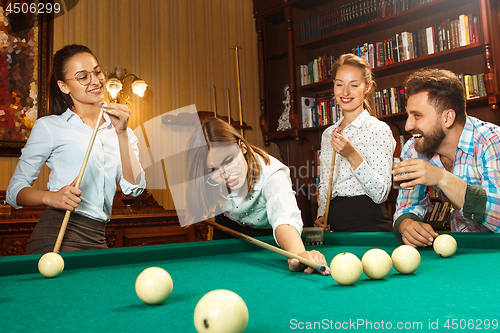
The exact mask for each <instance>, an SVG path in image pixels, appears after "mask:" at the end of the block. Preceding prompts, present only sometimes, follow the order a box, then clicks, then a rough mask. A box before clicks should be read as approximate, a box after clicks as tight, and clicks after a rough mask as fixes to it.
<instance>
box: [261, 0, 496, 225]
mask: <svg viewBox="0 0 500 333" xmlns="http://www.w3.org/2000/svg"><path fill="white" fill-rule="evenodd" d="M423 2H426V1H419V0H354V1H353V0H335V1H311V0H295V1H293V0H288V1H287V0H282V1H267V2H266V1H259V0H255V1H254V8H255V10H254V17H255V20H256V29H257V38H258V52H259V71H260V72H259V78H260V108H261V110H260V111H261V114H260V126H261V130H262V133H263V138H264V142H265V143H266V144H269V143H270V142H274V143H276V144H277V145H278V146H279V148H280V152H281V156H282V158H283V160H284V162H285V164H287V165H288V166H290V167H291V175H292V182H293V185H294V188H295V190H296V192H297V200H298V203H299V207H300V209H301V210H302V214H303V216H302V217H303V219H304V222H305V224H306V225H311V224H312V221H313V219H314V218H316V211H315V207H316V206H315V204H314V202H315V200H316V196H315V186H314V184H313V178H314V176H315V174H314V173H315V171H314V158H313V156H314V151H317V150H319V149H320V140H321V133H322V132H323V131H324V130H325V129H326V128H327V126H319V127H313V128H302V119H301V118H302V116H301V113H302V111H301V102H300V101H301V98H302V97H315V96H317V95H318V94H321V93H332V92H333V83H332V81H331V79H330V80H324V81H320V82H317V83H313V84H306V85H301V77H300V65H302V64H307V63H308V62H309V61H311V60H312V59H314V58H316V57H319V56H323V55H332V54H343V53H347V52H351V50H352V49H353V48H354V47H355V46H357V45H363V44H364V43H376V42H377V41H382V40H384V39H387V38H390V37H391V36H393V35H394V34H400V33H401V32H403V31H410V32H413V31H417V30H420V29H422V28H427V27H430V26H433V25H435V24H436V23H441V22H445V21H446V20H454V19H457V18H458V17H459V15H462V14H465V15H468V14H472V15H473V16H476V17H477V18H478V19H479V28H480V29H479V30H480V34H478V36H479V37H478V39H477V40H476V41H475V42H474V43H470V44H469V45H466V46H462V47H456V48H451V49H447V50H444V51H441V52H436V53H434V54H430V55H423V56H420V57H415V58H413V59H409V60H406V61H401V62H395V63H393V64H388V65H385V66H381V67H377V68H374V69H373V72H374V73H375V79H376V82H377V86H378V87H377V90H382V89H386V88H391V87H396V86H401V85H402V84H403V81H404V79H405V78H406V77H407V76H408V75H409V74H410V73H411V72H412V71H414V70H416V69H419V68H422V67H435V68H445V69H449V70H451V71H453V72H455V73H471V74H479V73H483V74H484V82H485V88H486V91H487V96H486V97H482V98H477V99H474V100H470V101H468V102H467V112H468V114H470V115H472V116H475V117H478V118H480V119H482V120H485V121H489V122H493V123H496V124H500V113H499V110H497V109H498V100H499V97H500V85H499V82H500V81H499V80H500V73H499V71H498V69H497V67H499V66H500V26H499V8H498V7H499V3H498V1H496V0H434V1H430V2H426V3H423ZM408 3H413V4H414V6H413V7H411V5H410V7H409V8H407V9H405V8H404V6H405V5H408ZM349 4H354V5H355V6H350V5H349ZM365 6H366V8H365ZM383 6H394V7H393V8H394V9H396V8H397V9H399V10H392V8H391V11H388V12H386V13H387V14H384V15H383V17H381V16H382V15H374V16H373V17H372V20H370V21H367V20H365V21H363V22H360V23H358V24H353V25H352V24H351V25H349V26H345V25H344V26H343V27H341V28H340V29H339V30H337V31H327V32H326V33H324V34H322V35H320V36H316V37H315V38H312V39H308V40H303V39H302V40H301V32H302V31H301V22H304V21H305V20H307V19H310V18H313V17H321V16H322V15H325V14H328V13H330V12H334V11H336V10H337V9H341V8H346V7H349V8H351V9H350V10H352V8H358V10H360V9H361V10H366V11H367V13H368V12H370V10H371V11H373V10H376V11H378V10H380V9H381V8H382V7H383ZM402 9H404V10H402ZM351 14H352V13H351ZM320 24H321V23H320ZM285 85H289V90H290V95H291V96H290V102H291V109H290V123H291V126H292V128H291V129H289V130H285V131H277V128H278V119H279V117H280V115H281V114H282V112H283V100H284V94H283V88H284V86H285ZM380 119H381V120H383V121H385V122H387V123H388V124H389V126H390V127H391V129H392V130H393V132H394V137H395V139H396V142H397V143H398V147H397V148H396V154H399V152H400V147H399V141H400V140H399V137H400V135H405V134H407V133H405V131H404V124H405V121H406V114H405V113H404V112H402V113H400V114H391V115H384V116H381V117H380ZM301 171H302V172H301ZM394 199H395V195H394V193H393V194H392V195H391V196H390V198H389V202H388V206H389V211H390V212H391V211H392V207H393V201H394Z"/></svg>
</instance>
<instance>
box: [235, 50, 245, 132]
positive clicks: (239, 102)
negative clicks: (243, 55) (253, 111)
mask: <svg viewBox="0 0 500 333" xmlns="http://www.w3.org/2000/svg"><path fill="white" fill-rule="evenodd" d="M233 49H234V50H235V52H236V76H237V80H236V82H237V83H238V106H239V109H240V126H241V128H240V133H241V136H242V137H243V115H242V108H243V107H242V103H241V82H240V81H241V78H240V57H239V53H238V51H239V49H241V47H238V46H236V47H233Z"/></svg>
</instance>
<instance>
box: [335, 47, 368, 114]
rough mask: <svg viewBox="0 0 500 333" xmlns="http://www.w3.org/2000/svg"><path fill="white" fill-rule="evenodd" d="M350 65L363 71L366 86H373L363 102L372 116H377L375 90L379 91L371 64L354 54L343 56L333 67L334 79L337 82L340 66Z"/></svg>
mask: <svg viewBox="0 0 500 333" xmlns="http://www.w3.org/2000/svg"><path fill="white" fill-rule="evenodd" d="M343 65H349V66H353V67H356V68H359V69H361V70H362V71H363V77H364V79H365V84H366V86H368V85H370V83H371V84H372V86H371V88H370V90H369V91H368V92H367V93H366V94H365V98H364V101H363V107H364V108H365V109H367V110H368V112H369V113H370V114H371V115H372V116H376V115H377V110H376V109H375V90H376V89H377V83H376V82H375V80H374V79H373V73H372V70H371V69H370V64H369V63H368V61H366V60H365V59H363V58H360V57H358V56H356V55H354V54H352V53H348V54H344V55H342V56H341V57H340V58H339V59H337V61H336V62H335V63H334V64H333V67H332V77H333V79H334V81H335V76H337V70H338V69H339V67H340V66H343Z"/></svg>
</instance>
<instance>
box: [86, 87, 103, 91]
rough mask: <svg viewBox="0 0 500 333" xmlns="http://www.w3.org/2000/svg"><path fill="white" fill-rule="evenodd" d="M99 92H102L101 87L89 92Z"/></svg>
mask: <svg viewBox="0 0 500 333" xmlns="http://www.w3.org/2000/svg"><path fill="white" fill-rule="evenodd" d="M99 90H101V87H99V88H96V89H92V90H89V92H96V91H99Z"/></svg>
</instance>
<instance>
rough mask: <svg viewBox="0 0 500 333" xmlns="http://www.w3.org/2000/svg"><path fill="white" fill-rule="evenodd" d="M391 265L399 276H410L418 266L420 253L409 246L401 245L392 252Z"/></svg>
mask: <svg viewBox="0 0 500 333" xmlns="http://www.w3.org/2000/svg"><path fill="white" fill-rule="evenodd" d="M391 258H392V265H393V266H394V269H395V270H397V271H398V272H399V273H401V274H412V273H414V272H415V271H416V270H417V269H418V267H419V266H420V253H419V252H418V250H417V249H416V248H414V247H413V246H410V245H401V246H400V247H398V248H396V249H395V250H394V251H393V252H392V257H391Z"/></svg>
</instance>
